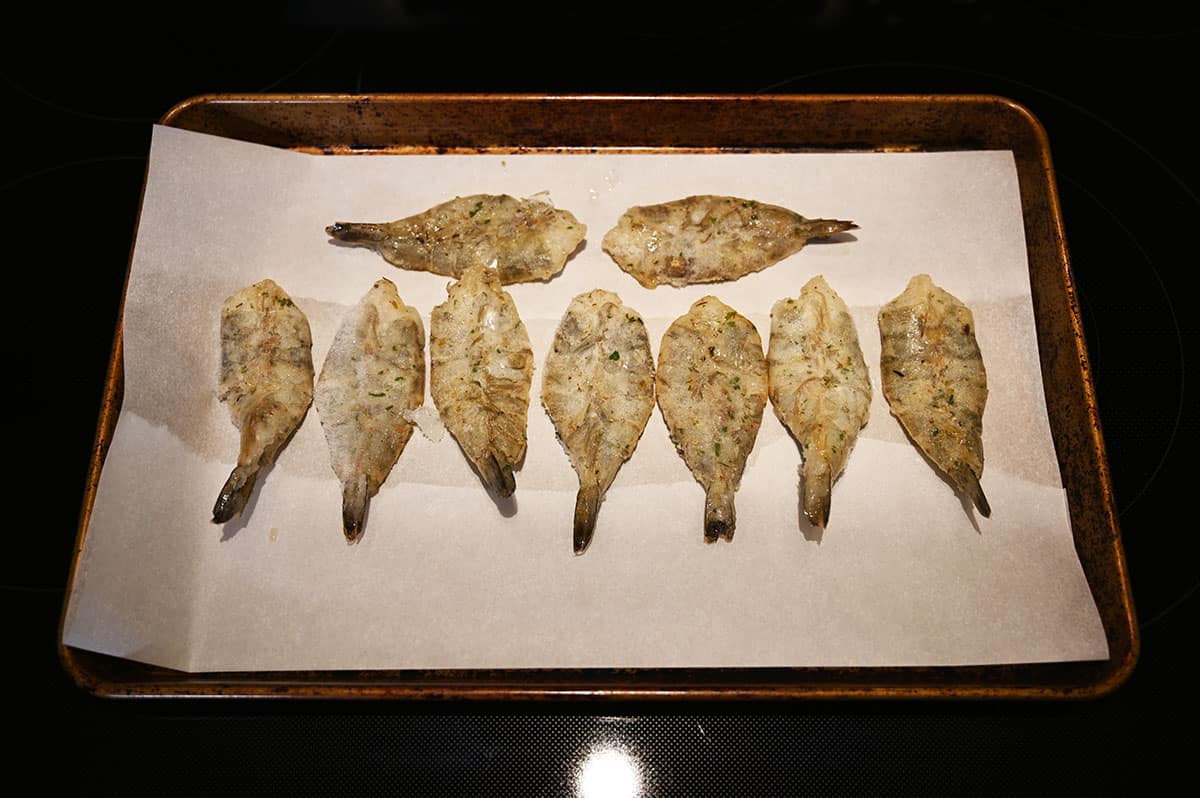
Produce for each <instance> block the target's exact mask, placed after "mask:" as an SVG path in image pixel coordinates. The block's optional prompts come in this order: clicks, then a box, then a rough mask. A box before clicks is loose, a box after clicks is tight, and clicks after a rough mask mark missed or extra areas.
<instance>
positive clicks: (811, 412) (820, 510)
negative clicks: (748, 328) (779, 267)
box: [767, 275, 871, 527]
mask: <svg viewBox="0 0 1200 798" xmlns="http://www.w3.org/2000/svg"><path fill="white" fill-rule="evenodd" d="M767 369H768V377H769V383H770V393H771V404H772V406H774V408H775V414H776V415H777V416H779V420H780V421H782V422H783V424H784V426H786V427H787V428H788V429H789V430H790V431H791V433H792V435H793V436H795V438H796V440H797V441H798V442H799V443H800V448H801V452H802V457H803V460H804V464H803V466H802V469H801V475H802V477H803V483H804V502H803V504H804V515H805V516H806V517H807V518H808V520H809V522H811V523H812V524H815V525H816V526H819V527H824V526H825V525H826V524H827V523H828V522H829V507H830V492H831V489H832V486H833V483H834V481H835V480H836V479H837V478H838V476H840V475H841V473H842V470H843V469H844V468H845V467H846V459H847V458H848V457H849V455H850V450H851V449H852V448H853V447H854V442H855V440H857V439H858V431H859V430H860V429H862V428H863V427H864V426H865V425H866V423H867V417H868V415H869V414H870V409H871V378H870V375H869V374H868V372H867V364H866V361H865V360H864V359H863V353H862V348H861V347H860V346H859V344H858V332H857V331H856V330H855V328H854V319H852V318H851V317H850V311H849V309H848V308H847V307H846V303H845V302H843V301H842V298H841V297H840V296H838V295H837V293H836V292H835V291H834V290H833V289H832V288H830V287H829V284H828V283H826V282H825V278H824V277H821V276H819V275H818V276H817V277H814V278H812V279H811V280H809V281H808V282H807V283H805V285H804V287H803V288H801V289H800V296H799V297H798V298H795V299H781V300H780V301H778V302H776V303H775V306H774V307H773V308H772V309H771V337H770V341H769V343H768V344H767Z"/></svg>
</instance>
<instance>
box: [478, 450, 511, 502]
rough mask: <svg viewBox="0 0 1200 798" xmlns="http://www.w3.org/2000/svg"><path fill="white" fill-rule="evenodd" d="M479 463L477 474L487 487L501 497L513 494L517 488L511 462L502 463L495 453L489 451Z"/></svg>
mask: <svg viewBox="0 0 1200 798" xmlns="http://www.w3.org/2000/svg"><path fill="white" fill-rule="evenodd" d="M481 465H482V467H481V468H480V469H479V474H480V476H481V477H483V482H484V484H486V485H487V486H488V488H490V489H491V490H492V491H493V492H494V493H495V494H496V495H497V496H500V497H501V498H507V497H508V496H511V495H513V491H515V490H516V489H517V480H516V478H515V477H514V476H513V471H512V465H511V464H509V463H502V462H500V460H498V459H497V458H496V455H495V453H489V454H488V456H487V457H486V458H484V461H483V463H482V464H481Z"/></svg>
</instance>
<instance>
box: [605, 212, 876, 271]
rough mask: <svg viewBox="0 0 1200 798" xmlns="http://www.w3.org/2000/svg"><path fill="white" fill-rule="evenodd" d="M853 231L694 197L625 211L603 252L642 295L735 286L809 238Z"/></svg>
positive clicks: (844, 224)
mask: <svg viewBox="0 0 1200 798" xmlns="http://www.w3.org/2000/svg"><path fill="white" fill-rule="evenodd" d="M856 227H858V225H856V224H854V222H844V221H839V220H837V219H806V218H804V217H803V216H801V215H800V214H798V213H795V212H794V211H790V210H788V209H787V208H781V207H779V206H777V205H766V204H764V203H761V202H756V201H755V200H750V199H742V198H741V197H718V196H713V195H700V196H692V197H685V198H684V199H680V200H675V201H673V202H664V203H662V204H660V205H638V206H634V207H632V208H630V209H629V210H627V211H625V213H624V214H623V215H622V216H621V218H620V219H619V220H618V221H617V224H616V226H615V227H614V228H613V229H611V230H609V231H608V233H607V234H605V236H604V241H603V244H602V246H603V248H604V251H605V252H607V253H608V254H609V255H610V256H611V257H612V259H613V260H614V261H616V262H617V265H618V266H620V267H621V268H622V269H623V270H625V271H626V272H629V274H631V275H633V277H634V279H636V280H637V281H638V282H639V283H641V284H642V285H643V286H645V287H646V288H654V287H655V286H659V285H663V284H668V285H674V286H683V285H690V284H692V283H713V282H719V281H723V280H736V279H737V278H739V277H742V276H743V275H746V274H750V273H751V272H756V271H760V270H762V269H765V268H767V267H768V266H770V265H772V264H774V263H778V262H779V261H781V260H783V259H784V258H786V257H788V256H789V255H792V254H794V253H796V252H798V251H799V250H800V249H801V248H802V247H803V246H804V245H805V244H807V243H808V242H809V241H811V240H813V239H814V238H828V237H829V236H832V235H834V234H835V233H840V232H842V231H843V230H851V229H854V228H856Z"/></svg>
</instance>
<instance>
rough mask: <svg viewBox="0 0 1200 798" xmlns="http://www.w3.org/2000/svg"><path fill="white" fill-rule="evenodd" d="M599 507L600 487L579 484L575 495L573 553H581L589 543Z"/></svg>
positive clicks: (594, 529)
mask: <svg viewBox="0 0 1200 798" xmlns="http://www.w3.org/2000/svg"><path fill="white" fill-rule="evenodd" d="M599 507H600V488H599V487H598V486H595V485H588V486H581V487H580V488H579V493H578V494H577V495H576V497H575V534H574V545H575V554H576V555H579V554H583V553H584V552H585V551H587V547H588V546H589V545H591V542H592V535H593V533H594V532H595V531H596V512H597V511H598V510H599Z"/></svg>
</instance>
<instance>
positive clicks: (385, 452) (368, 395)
mask: <svg viewBox="0 0 1200 798" xmlns="http://www.w3.org/2000/svg"><path fill="white" fill-rule="evenodd" d="M424 400H425V327H424V325H423V324H422V323H421V316H420V314H419V313H417V311H416V310H414V309H413V308H410V307H408V306H407V305H405V304H404V302H403V301H401V299H400V297H399V296H398V295H397V293H396V286H395V284H393V283H392V281H391V280H386V279H385V280H378V281H377V282H376V283H375V285H373V286H372V287H371V290H370V291H368V292H367V294H366V295H365V296H364V297H363V298H362V300H361V301H360V302H359V303H358V305H356V306H355V307H354V308H352V309H351V310H350V312H349V313H347V314H346V317H345V318H344V319H343V320H342V324H341V326H340V327H339V328H338V331H337V334H336V335H335V336H334V339H333V345H332V346H331V347H330V349H329V354H328V355H326V356H325V365H324V366H322V367H321V376H320V378H319V379H318V380H317V392H316V405H317V412H318V413H319V414H320V416H321V427H322V428H323V429H324V430H325V441H326V443H328V444H329V456H330V460H331V462H332V464H333V472H334V473H335V474H337V478H338V479H339V480H341V483H342V529H343V531H344V532H345V534H346V540H348V541H355V540H357V539H358V537H359V535H361V534H362V531H363V524H364V523H365V521H366V515H367V504H368V502H369V501H370V499H371V497H372V496H374V495H375V494H376V493H378V492H379V486H380V485H382V484H383V482H384V480H386V479H387V476H388V474H389V473H391V470H392V466H394V465H395V464H396V461H397V460H398V459H400V454H401V452H403V451H404V446H405V445H406V444H407V443H408V439H409V437H410V436H411V435H412V430H413V425H412V422H411V421H409V420H408V418H406V417H405V414H406V413H410V412H412V411H413V410H416V409H417V408H419V407H420V406H421V404H422V402H424Z"/></svg>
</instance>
